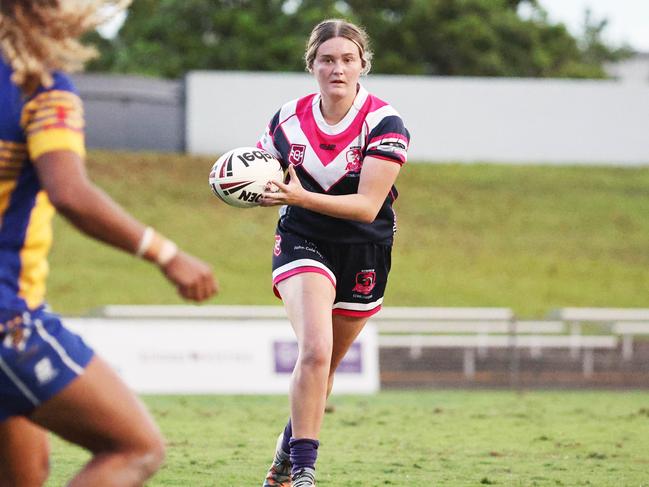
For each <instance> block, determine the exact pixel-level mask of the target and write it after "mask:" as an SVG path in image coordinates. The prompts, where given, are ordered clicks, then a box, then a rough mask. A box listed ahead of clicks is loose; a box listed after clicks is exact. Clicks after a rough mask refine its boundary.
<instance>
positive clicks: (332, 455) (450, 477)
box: [47, 391, 649, 487]
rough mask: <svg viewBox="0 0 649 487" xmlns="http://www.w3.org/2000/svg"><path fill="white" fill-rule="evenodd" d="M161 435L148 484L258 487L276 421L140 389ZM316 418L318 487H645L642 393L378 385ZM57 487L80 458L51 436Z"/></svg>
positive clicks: (249, 407)
mask: <svg viewBox="0 0 649 487" xmlns="http://www.w3.org/2000/svg"><path fill="white" fill-rule="evenodd" d="M145 400H146V402H147V404H148V405H149V407H150V408H151V409H152V411H153V413H154V415H155V417H156V419H157V420H158V422H159V424H160V426H161V428H162V430H163V432H164V434H165V436H166V438H167V440H168V455H167V462H166V465H165V467H164V468H163V469H162V470H161V471H160V473H159V474H158V475H157V476H156V477H155V479H154V480H152V481H151V482H150V483H149V484H148V485H150V486H159V487H226V486H233V487H244V486H245V487H249V486H258V485H261V479H262V478H263V476H264V474H265V471H266V468H267V464H268V462H269V461H270V456H271V455H272V451H273V448H274V442H275V438H276V437H277V434H278V433H279V431H280V429H281V428H282V427H283V424H284V422H285V420H286V417H287V414H288V413H287V405H286V398H284V397H278V396H249V397H247V396H189V397H179V396H178V397H176V396H174V397H172V396H150V397H146V398H145ZM331 404H332V405H333V406H334V412H333V413H331V414H327V415H326V417H325V426H324V429H323V433H322V436H321V448H320V456H319V460H318V485H322V486H331V487H337V486H341V487H342V486H359V487H371V486H386V485H392V486H416V487H423V486H426V487H429V486H436V487H458V486H482V485H499V486H525V487H527V486H598V487H643V486H644V487H647V486H649V434H647V431H648V430H649V393H647V392H526V393H515V392H480V391H474V392H460V391H447V392H382V393H380V394H378V395H376V396H368V397H362V396H339V397H334V398H332V400H331ZM52 458H53V463H52V470H53V471H52V476H51V479H50V481H49V483H48V484H47V485H48V486H49V487H59V486H60V485H63V484H64V481H65V479H66V478H69V476H70V475H71V474H72V472H73V471H74V470H75V469H76V468H78V467H79V466H80V465H81V464H82V463H83V461H84V459H86V458H87V456H86V454H85V453H84V452H83V451H81V450H79V449H77V448H76V447H72V446H69V445H67V444H64V443H63V442H61V441H60V440H56V441H55V442H54V444H53V452H52Z"/></svg>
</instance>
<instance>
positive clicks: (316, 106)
mask: <svg viewBox="0 0 649 487" xmlns="http://www.w3.org/2000/svg"><path fill="white" fill-rule="evenodd" d="M368 96H369V93H368V92H367V90H366V89H365V88H364V87H363V85H361V84H360V83H358V92H357V93H356V97H355V98H354V102H353V103H352V106H351V108H350V109H349V111H348V112H347V115H345V116H344V117H343V119H342V120H341V121H340V122H338V123H337V124H335V125H329V124H328V123H327V122H326V121H325V119H324V115H322V110H320V99H321V98H322V96H321V95H320V93H318V94H317V95H316V96H314V97H313V102H312V105H311V109H312V111H313V118H314V119H315V121H316V123H317V124H318V128H319V129H320V130H322V131H323V132H324V133H326V134H329V135H336V134H339V133H340V132H343V131H345V130H346V129H347V127H349V125H350V124H351V123H352V122H353V121H354V119H355V118H356V115H357V114H358V112H359V110H360V109H361V108H362V107H363V104H365V100H367V97H368Z"/></svg>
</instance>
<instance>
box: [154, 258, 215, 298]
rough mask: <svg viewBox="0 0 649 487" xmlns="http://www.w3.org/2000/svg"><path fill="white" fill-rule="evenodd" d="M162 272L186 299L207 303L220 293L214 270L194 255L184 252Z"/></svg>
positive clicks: (163, 268) (172, 260)
mask: <svg viewBox="0 0 649 487" xmlns="http://www.w3.org/2000/svg"><path fill="white" fill-rule="evenodd" d="M162 272H163V273H164V275H165V276H166V277H167V279H169V280H170V281H171V282H172V283H173V284H175V286H176V288H177V289H178V294H180V295H181V296H182V297H183V298H185V299H190V300H192V301H205V300H206V299H208V298H210V297H212V296H214V295H215V294H216V293H218V291H219V284H218V282H217V280H216V278H215V276H214V274H213V273H212V268H211V267H210V266H209V265H208V264H207V263H205V262H203V261H202V260H200V259H197V258H196V257H194V256H193V255H190V254H187V253H185V252H183V251H182V250H179V251H178V253H177V254H176V255H175V256H174V258H173V259H171V260H170V261H169V262H168V263H167V264H166V265H165V266H164V267H162Z"/></svg>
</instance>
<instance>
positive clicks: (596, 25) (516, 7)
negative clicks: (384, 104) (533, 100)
mask: <svg viewBox="0 0 649 487" xmlns="http://www.w3.org/2000/svg"><path fill="white" fill-rule="evenodd" d="M521 9H524V10H525V15H521ZM332 17H342V18H345V19H348V20H350V21H352V22H354V23H357V24H359V25H362V26H363V27H364V28H365V29H366V31H367V32H368V34H369V35H370V38H371V40H372V50H373V51H374V60H373V68H372V71H373V72H374V73H382V74H417V75H450V76H453V75H457V76H514V77H562V78H603V77H605V76H606V75H605V71H604V68H603V64H604V63H605V62H607V61H616V60H620V59H623V58H625V57H628V56H629V55H630V54H631V53H632V52H631V50H630V49H629V48H628V47H626V46H611V45H608V44H607V43H606V42H605V41H604V40H603V39H602V33H603V32H604V31H605V29H606V20H605V19H604V20H596V19H593V18H592V16H590V15H589V13H588V12H585V16H584V29H583V34H582V35H581V36H580V37H575V36H573V35H572V34H571V33H570V32H569V31H568V30H567V29H566V27H565V26H564V25H563V24H561V23H552V22H551V21H550V20H549V19H548V15H547V13H546V12H545V10H544V9H543V8H542V7H541V6H540V5H539V4H538V2H537V0H344V1H342V0H338V1H335V0H210V1H206V0H137V1H136V2H134V3H133V5H132V6H131V8H130V10H129V13H128V17H127V19H126V21H125V23H124V25H123V26H122V28H121V29H120V31H119V32H118V34H117V35H116V36H115V37H114V38H112V39H104V38H102V37H100V36H99V35H98V34H97V33H93V34H91V39H90V40H91V41H93V42H94V43H95V44H96V45H97V47H98V49H99V51H100V54H101V56H100V57H99V58H98V59H97V60H95V61H93V62H92V63H91V65H90V66H89V69H90V70H94V71H111V72H120V73H137V74H145V75H152V76H161V77H167V78H178V77H181V76H182V75H183V74H184V73H185V72H187V71H189V70H195V69H211V70H246V71H302V70H304V62H303V53H304V48H305V43H306V39H307V37H308V35H309V33H310V31H311V29H312V28H313V26H314V25H315V24H316V23H318V22H319V21H321V20H323V19H325V18H332Z"/></svg>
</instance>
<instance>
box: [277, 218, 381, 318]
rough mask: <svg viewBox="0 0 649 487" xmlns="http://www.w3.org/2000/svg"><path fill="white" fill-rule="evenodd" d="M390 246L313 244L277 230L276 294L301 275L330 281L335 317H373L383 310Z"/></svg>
mask: <svg viewBox="0 0 649 487" xmlns="http://www.w3.org/2000/svg"><path fill="white" fill-rule="evenodd" d="M391 252H392V246H391V245H381V244H376V243H372V242H368V243H360V244H339V243H335V242H323V241H320V242H314V241H311V240H308V239H305V238H304V237H301V236H299V235H296V234H294V233H289V232H286V231H283V230H281V229H279V228H278V229H277V233H276V235H275V247H274V248H273V291H274V292H275V295H276V296H277V297H278V298H280V299H281V296H280V294H279V291H278V290H277V283H279V282H281V281H283V280H284V279H287V278H289V277H291V276H294V275H295V274H300V273H302V272H317V273H319V274H322V275H324V276H325V277H327V278H328V279H329V280H330V281H331V284H332V285H333V286H334V288H335V290H336V298H335V300H334V305H333V311H332V312H333V314H340V315H346V316H358V317H361V316H372V315H373V314H374V313H376V312H378V311H379V310H380V309H381V304H382V303H383V294H384V293H385V286H386V284H387V281H388V273H389V272H390V264H391Z"/></svg>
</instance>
